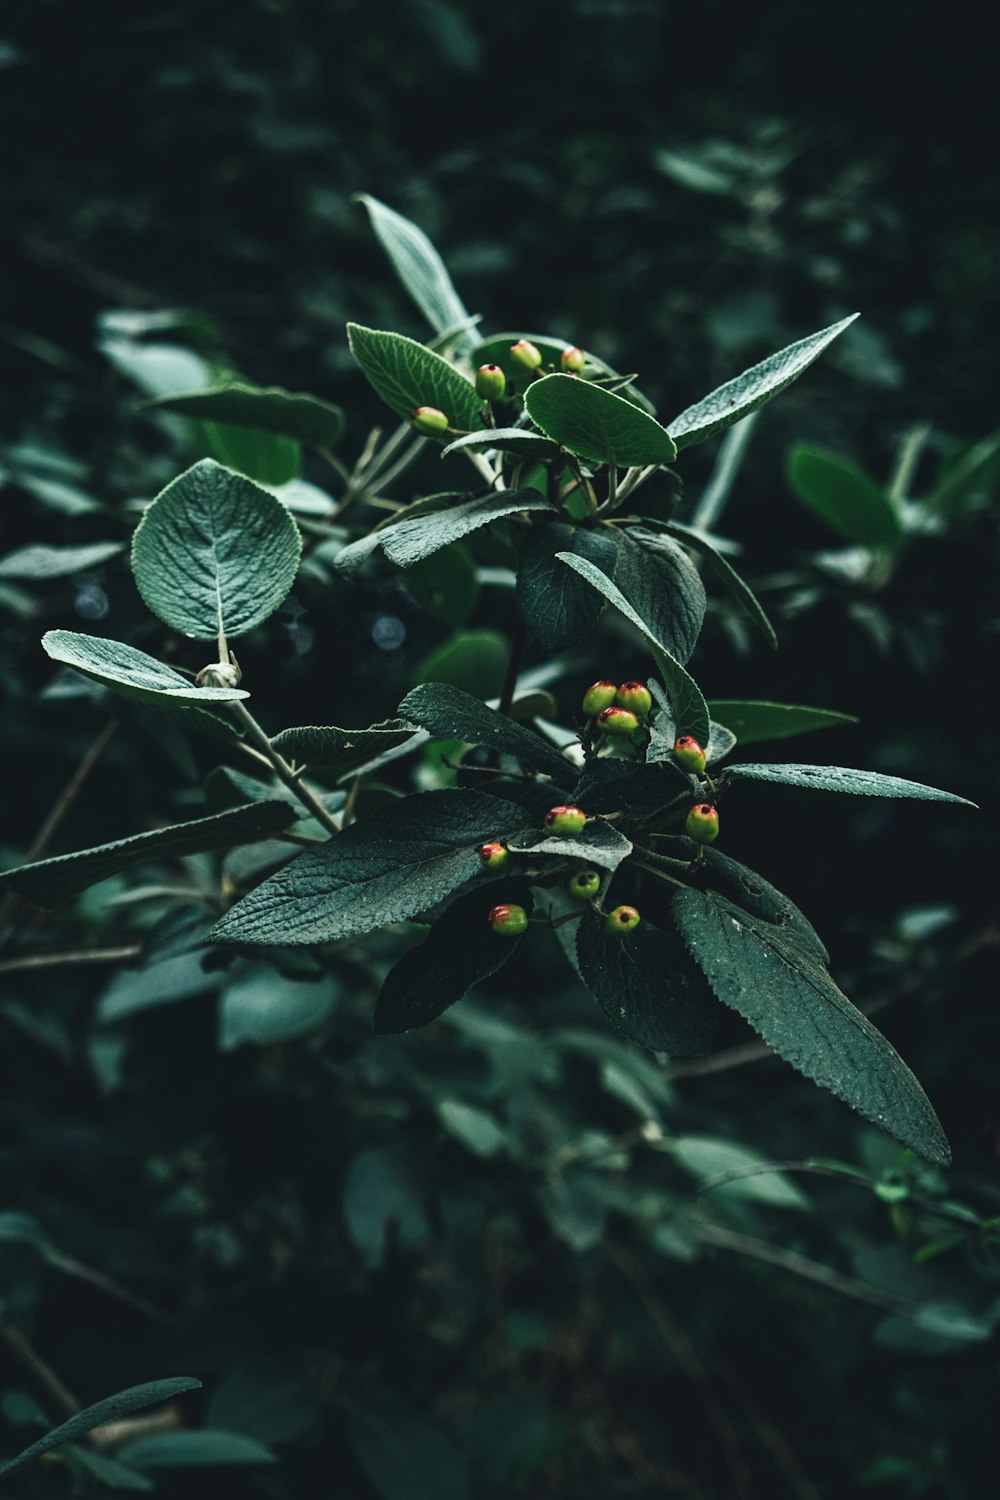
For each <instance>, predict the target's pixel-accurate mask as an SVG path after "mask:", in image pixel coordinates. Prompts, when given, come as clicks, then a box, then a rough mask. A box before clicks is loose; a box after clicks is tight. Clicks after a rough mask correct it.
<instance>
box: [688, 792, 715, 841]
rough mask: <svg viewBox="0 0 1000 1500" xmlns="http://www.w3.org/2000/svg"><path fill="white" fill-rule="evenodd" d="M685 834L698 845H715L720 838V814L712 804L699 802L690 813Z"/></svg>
mask: <svg viewBox="0 0 1000 1500" xmlns="http://www.w3.org/2000/svg"><path fill="white" fill-rule="evenodd" d="M684 832H685V833H686V834H687V836H688V838H689V839H694V840H695V842H696V843H698V844H714V843H715V841H716V839H717V838H718V837H719V814H718V813H717V812H716V810H715V808H714V807H713V806H712V804H711V802H699V803H697V804H696V805H695V806H694V807H692V809H691V811H690V812H689V813H688V815H687V818H686V820H685V823H684Z"/></svg>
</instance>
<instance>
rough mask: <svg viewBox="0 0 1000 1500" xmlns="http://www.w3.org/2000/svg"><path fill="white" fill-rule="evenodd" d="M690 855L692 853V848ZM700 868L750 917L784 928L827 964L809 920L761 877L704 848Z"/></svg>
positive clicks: (712, 882) (733, 861) (725, 856)
mask: <svg viewBox="0 0 1000 1500" xmlns="http://www.w3.org/2000/svg"><path fill="white" fill-rule="evenodd" d="M691 852H692V853H694V852H695V851H694V849H693V848H692V851H691ZM702 867H703V869H704V870H705V871H706V873H707V879H708V884H709V885H710V886H712V887H714V888H715V889H716V890H721V891H723V892H725V893H726V894H727V895H728V896H731V897H733V898H734V899H735V900H736V902H737V904H738V905H740V906H742V907H744V908H745V909H746V910H747V911H748V912H750V913H751V914H752V915H753V916H755V917H761V918H762V919H763V921H765V922H769V923H770V924H771V925H772V926H774V927H778V928H783V929H787V930H788V931H789V932H790V933H791V934H792V936H793V937H794V938H795V940H796V941H797V942H798V944H799V946H800V947H802V948H805V949H807V951H808V952H809V953H810V955H811V956H812V957H813V958H814V959H816V960H817V962H819V963H821V964H824V965H825V964H829V962H830V955H829V953H827V951H826V947H825V946H824V944H823V940H822V938H821V937H820V935H819V933H818V932H817V931H816V929H815V927H814V926H813V925H812V923H811V922H810V921H809V918H808V917H806V916H805V915H804V914H803V913H802V912H801V911H800V910H799V908H798V907H797V906H796V905H795V903H794V902H793V901H790V900H789V899H788V897H787V896H786V895H784V894H783V892H781V891H779V890H776V889H775V887H774V886H773V885H771V884H769V882H768V881H766V880H765V879H764V877H763V875H758V873H757V871H756V870H749V869H747V867H746V865H741V864H740V863H739V862H738V861H737V860H735V859H732V858H730V856H729V855H728V854H723V853H722V851H721V849H705V848H704V846H703V854H702Z"/></svg>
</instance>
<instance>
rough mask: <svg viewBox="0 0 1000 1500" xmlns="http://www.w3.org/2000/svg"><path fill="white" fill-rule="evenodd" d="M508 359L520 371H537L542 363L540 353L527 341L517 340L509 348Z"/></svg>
mask: <svg viewBox="0 0 1000 1500" xmlns="http://www.w3.org/2000/svg"><path fill="white" fill-rule="evenodd" d="M510 357H511V359H512V360H513V361H514V363H515V364H516V365H520V367H521V369H522V370H537V369H538V366H539V365H540V364H541V362H542V351H541V350H540V349H538V348H536V346H535V345H534V344H532V343H531V342H530V341H529V340H528V339H518V341H517V343H516V344H511V346H510Z"/></svg>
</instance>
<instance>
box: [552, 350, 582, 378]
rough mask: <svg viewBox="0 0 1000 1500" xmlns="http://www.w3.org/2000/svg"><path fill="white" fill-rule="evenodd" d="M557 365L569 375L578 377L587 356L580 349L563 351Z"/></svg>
mask: <svg viewBox="0 0 1000 1500" xmlns="http://www.w3.org/2000/svg"><path fill="white" fill-rule="evenodd" d="M559 363H560V364H561V365H562V367H563V369H564V370H566V371H568V373H569V374H570V375H579V373H580V371H581V370H582V369H583V367H584V365H585V364H586V363H587V356H586V355H585V354H584V352H583V350H582V349H564V350H563V352H562V355H561V356H560V359H559Z"/></svg>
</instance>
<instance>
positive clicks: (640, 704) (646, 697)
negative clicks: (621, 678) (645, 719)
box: [615, 682, 653, 714]
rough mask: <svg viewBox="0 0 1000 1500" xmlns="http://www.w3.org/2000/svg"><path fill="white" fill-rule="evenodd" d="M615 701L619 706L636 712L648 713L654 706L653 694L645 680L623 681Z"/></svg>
mask: <svg viewBox="0 0 1000 1500" xmlns="http://www.w3.org/2000/svg"><path fill="white" fill-rule="evenodd" d="M615 702H616V703H617V704H618V706H619V708H629V709H631V710H632V712H633V713H634V714H648V713H649V710H650V709H651V708H652V706H653V695H652V693H651V692H650V691H649V688H648V687H647V686H646V684H645V683H644V682H623V683H622V685H621V687H620V688H619V689H618V692H617V694H616V696H615Z"/></svg>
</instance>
